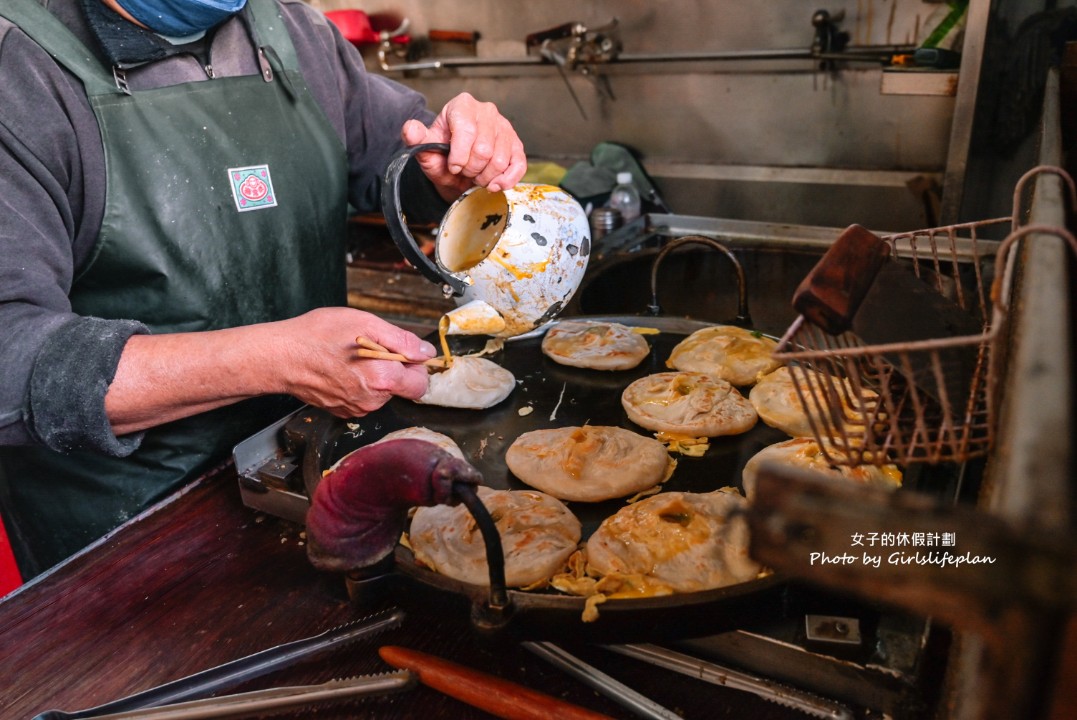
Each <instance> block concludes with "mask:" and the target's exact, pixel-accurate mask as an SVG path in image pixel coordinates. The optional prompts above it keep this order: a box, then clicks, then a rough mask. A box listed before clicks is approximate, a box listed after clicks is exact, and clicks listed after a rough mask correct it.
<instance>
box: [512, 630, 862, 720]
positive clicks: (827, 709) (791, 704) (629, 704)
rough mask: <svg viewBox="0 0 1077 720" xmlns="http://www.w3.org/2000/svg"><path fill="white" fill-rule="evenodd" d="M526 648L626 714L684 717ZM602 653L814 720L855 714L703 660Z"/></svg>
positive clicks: (559, 652)
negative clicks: (756, 698)
mask: <svg viewBox="0 0 1077 720" xmlns="http://www.w3.org/2000/svg"><path fill="white" fill-rule="evenodd" d="M521 645H523V647H524V648H525V649H527V650H529V651H531V652H532V653H534V654H535V655H538V656H539V657H541V658H542V659H544V660H546V661H547V662H549V663H551V664H552V665H554V666H555V667H558V668H560V669H561V670H564V671H565V672H566V673H568V674H569V675H572V676H573V677H575V678H576V679H577V680H579V681H580V682H582V683H584V684H586V685H587V686H589V687H591V688H592V689H594V690H597V691H598V692H600V693H602V694H603V695H605V696H606V697H608V698H609V699H611V700H613V701H614V702H616V703H618V704H619V705H621V706H622V707H625V708H627V709H628V710H630V711H631V712H632V714H633V715H636V716H637V717H641V718H646V719H647V720H678V718H679V717H680V716H679V715H677V714H676V713H674V712H673V711H672V710H669V709H667V708H665V707H663V706H661V705H659V704H658V703H656V702H654V701H653V700H651V699H650V698H647V697H645V696H643V695H641V694H640V693H638V692H636V691H635V690H633V689H632V688H630V687H628V686H627V685H625V684H624V683H622V682H619V681H617V680H615V679H613V678H612V677H610V676H609V675H607V674H606V673H604V672H602V671H601V670H599V669H598V668H596V667H594V666H593V665H590V664H588V663H586V662H584V661H583V660H581V659H579V658H578V657H576V656H575V655H572V654H571V653H568V652H566V651H564V650H563V649H561V648H559V647H558V646H556V645H554V644H553V643H548V642H524V643H521ZM602 647H605V648H606V649H607V650H612V651H613V652H615V653H619V654H621V655H627V656H628V657H631V658H635V659H637V660H642V661H643V662H646V663H650V664H651V665H655V666H657V667H661V668H665V669H667V670H673V671H674V672H678V673H681V674H683V675H688V676H690V677H694V678H696V679H697V680H702V681H704V682H709V683H713V684H714V685H721V686H722V687H727V688H730V689H731V690H743V691H744V692H749V693H752V694H753V695H757V696H759V697H761V698H763V699H764V700H769V701H771V702H774V703H777V704H779V705H784V706H785V707H788V708H792V709H793V710H799V711H800V712H803V713H805V714H807V715H811V716H812V717H816V718H823V719H824V720H853V713H852V711H851V710H850V709H849V708H847V707H846V706H844V705H842V704H840V703H837V702H834V701H832V700H828V699H826V698H821V697H818V696H817V695H813V694H812V693H809V692H805V691H803V690H798V689H796V688H792V687H789V686H787V685H782V684H781V683H777V682H775V681H773V680H768V679H766V678H761V677H756V676H754V675H749V674H748V673H744V672H740V671H739V670H733V669H732V668H727V667H722V666H720V665H716V664H714V663H710V662H706V661H704V660H699V659H697V658H694V657H692V656H690V655H685V654H684V653H679V652H674V651H673V650H667V649H666V648H663V647H659V646H657V645H647V644H639V645H603V646H602Z"/></svg>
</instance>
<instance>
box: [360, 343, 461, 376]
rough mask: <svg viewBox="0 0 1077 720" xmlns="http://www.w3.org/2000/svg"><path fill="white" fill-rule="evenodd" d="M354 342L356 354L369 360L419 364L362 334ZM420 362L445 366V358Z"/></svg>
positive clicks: (432, 365)
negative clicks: (356, 348) (356, 347)
mask: <svg viewBox="0 0 1077 720" xmlns="http://www.w3.org/2000/svg"><path fill="white" fill-rule="evenodd" d="M355 343H356V344H357V345H358V346H359V349H358V350H357V351H356V355H358V356H359V357H361V358H368V359H371V360H396V361H397V362H403V363H413V364H419V363H416V362H415V361H414V360H410V359H408V358H407V357H406V356H404V355H401V354H400V353H395V352H389V350H388V349H387V348H385V347H383V346H382V345H379V344H378V343H376V342H374V341H373V340H371V339H369V338H365V337H363V336H362V335H360V336H359V337H357V338H355ZM422 364H423V365H425V366H427V367H429V368H441V369H444V368H445V367H447V364H446V362H445V358H437V357H435V358H430V359H429V360H423V361H422Z"/></svg>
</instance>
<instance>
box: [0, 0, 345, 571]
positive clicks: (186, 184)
mask: <svg viewBox="0 0 1077 720" xmlns="http://www.w3.org/2000/svg"><path fill="white" fill-rule="evenodd" d="M9 1H10V2H11V4H12V6H14V8H15V11H14V12H13V13H11V14H15V15H17V16H18V17H15V18H12V19H13V20H15V21H16V22H18V23H19V25H20V27H21V28H22V29H23V30H24V31H25V32H27V34H29V35H30V36H31V37H32V38H33V39H34V40H35V41H37V42H38V43H39V44H40V45H41V46H42V47H43V48H44V49H45V50H47V51H48V52H49V53H50V54H51V55H53V57H54V58H56V59H57V61H58V62H59V63H60V64H62V65H63V66H64V67H66V68H67V69H68V70H70V71H71V72H72V73H74V74H75V75H77V76H78V77H79V78H80V79H81V80H82V81H83V85H84V86H85V88H86V91H87V96H88V98H89V100H90V104H91V106H92V108H93V111H94V114H95V116H96V117H97V121H98V124H99V125H100V129H101V137H102V141H103V144H104V150H105V161H106V168H107V173H106V174H107V185H106V205H105V214H104V220H103V222H102V227H101V233H100V236H99V239H98V242H97V245H96V246H95V249H94V252H93V254H92V256H91V258H90V260H89V262H88V263H87V264H86V267H85V268H84V269H83V270H82V271H81V272H80V273H79V275H78V276H77V277H76V278H75V282H74V285H73V287H72V291H71V304H72V307H73V309H74V310H75V312H77V313H79V314H80V315H87V316H91V315H92V316H96V317H101V318H109V319H119V318H131V319H136V320H139V321H141V322H143V323H145V324H146V325H147V326H148V327H149V328H150V330H151V332H152V333H154V334H159V333H167V332H191V331H200V330H213V329H219V328H225V327H233V326H237V325H246V324H252V323H259V322H267V321H273V320H280V319H283V318H288V317H294V316H296V315H299V314H301V313H303V312H306V311H308V310H311V309H313V308H316V307H323V306H327V305H343V304H345V302H346V286H345V283H346V280H345V268H344V264H345V258H344V252H345V247H344V241H345V229H346V221H347V195H346V193H347V165H346V157H345V151H344V147H343V145H342V144H341V142H340V140H339V138H338V137H337V135H336V133H335V132H334V130H333V129H332V127H331V126H330V125H329V122H328V120H327V119H326V118H325V116H324V114H323V112H322V110H321V108H320V107H319V106H318V105H317V103H316V102H315V101H314V99H313V98H312V97H311V96H310V93H309V91H308V90H307V88H306V85H305V84H304V82H303V79H302V77H301V75H300V74H299V69H298V61H297V59H296V55H295V50H294V47H293V45H292V43H291V40H290V38H289V36H288V34H287V31H286V29H285V27H284V21H283V19H282V18H281V17H280V14H279V10H278V8H277V5H276V3H275V2H274V0H249V3H248V7H247V8H246V10H245V11H244V12H245V13H246V14H247V19H248V21H249V23H250V26H251V33H252V37H253V39H254V40H255V43H254V44H255V45H258V48H255V47H252V48H251V52H252V53H254V52H259V53H260V55H261V62H262V67H263V70H264V71H263V74H262V75H250V76H242V77H224V78H216V79H212V80H205V81H200V82H193V83H185V84H180V85H175V86H170V87H163V88H158V89H153V90H138V91H131V92H130V93H128V92H126V91H125V90H123V89H120V88H119V87H117V83H116V82H115V81H114V78H113V76H112V74H111V72H110V71H109V70H108V69H107V68H104V67H102V66H101V65H100V64H99V63H97V62H96V61H94V60H92V59H90V58H91V55H90V53H89V52H87V51H86V50H85V48H83V47H82V46H81V44H79V43H78V41H77V40H75V38H74V36H73V35H71V33H70V32H69V31H67V29H66V28H65V27H64V26H63V25H62V24H61V23H59V21H58V20H56V19H55V18H54V17H53V16H52V15H50V14H48V13H47V11H45V10H44V9H43V8H41V7H40V6H39V5H37V3H36V2H34V1H33V0H9ZM31 6H32V7H31ZM0 14H5V15H8V14H9V10H7V9H4V10H3V11H0ZM262 48H265V51H264V53H263V52H261V49H262ZM270 58H272V60H273V61H272V62H270V61H269V59H270ZM295 404H296V403H295V401H294V400H293V399H291V398H283V397H267V398H255V399H253V400H248V401H244V402H241V403H238V404H236V405H231V406H228V407H224V408H220V409H218V410H214V411H211V412H208V413H204V414H202V415H198V416H196V417H192V418H187V419H184V420H179V421H176V422H173V423H169V424H167V425H163V426H161V427H158V428H153V429H151V430H149V431H147V432H146V435H145V439H144V440H143V442H142V444H141V446H140V447H139V448H138V449H137V450H136V451H135V452H134V453H133V454H132V455H130V456H129V457H126V458H111V457H103V456H100V455H97V454H94V453H87V452H77V453H72V454H70V455H63V454H60V453H56V452H52V451H50V450H47V449H43V448H8V449H5V451H4V452H3V454H2V458H3V464H4V468H3V470H4V475H6V482H7V483H8V485H9V486H10V487H9V488H8V494H9V497H8V503H9V504H10V505H11V506H12V507H11V508H8V509H9V510H10V511H11V519H12V520H14V525H15V526H16V527H17V528H18V532H17V533H14V534H15V535H21V537H22V539H23V540H25V541H26V543H27V545H28V548H24V549H23V550H24V551H25V552H23V553H21V555H22V559H23V562H24V565H26V564H30V565H32V566H34V567H30V568H25V569H29V570H31V571H41V570H44V569H45V568H47V567H49V566H50V565H52V564H54V563H56V562H58V561H60V560H62V559H63V558H65V557H67V556H68V555H70V554H71V553H73V552H75V551H77V550H79V549H80V548H82V547H84V546H85V545H86V544H88V543H90V542H92V541H93V540H94V539H96V538H98V537H100V536H101V535H103V534H104V533H106V532H108V531H109V530H111V529H113V528H115V527H116V526H118V525H119V524H121V523H122V522H124V521H125V520H127V519H129V518H131V517H132V516H134V515H135V514H137V513H138V512H140V511H141V510H143V509H145V508H146V507H147V506H148V505H150V504H152V503H154V502H156V501H158V500H160V499H161V498H163V497H165V496H166V495H168V494H169V493H171V492H172V491H174V490H175V489H177V488H178V487H180V486H182V485H183V484H185V483H187V482H188V481H190V480H192V479H194V478H196V477H197V476H199V475H200V474H202V473H204V472H206V471H207V470H208V469H210V468H211V467H212V466H213V465H214V464H216V463H219V462H221V461H223V460H224V459H225V458H226V457H227V456H228V454H229V453H230V451H231V449H232V447H233V446H234V445H235V443H236V442H238V441H239V440H242V439H243V438H245V437H247V436H248V435H250V434H252V433H253V432H255V431H257V430H258V429H260V428H262V427H265V426H266V425H268V424H270V423H272V422H273V421H275V420H277V419H278V418H279V417H281V416H282V415H283V414H284V413H285V412H287V411H288V410H290V409H291V408H293V407H294V406H295ZM9 524H11V523H10V522H9Z"/></svg>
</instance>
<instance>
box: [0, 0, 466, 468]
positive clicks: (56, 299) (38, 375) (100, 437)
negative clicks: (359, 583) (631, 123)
mask: <svg viewBox="0 0 1077 720" xmlns="http://www.w3.org/2000/svg"><path fill="white" fill-rule="evenodd" d="M283 7H284V17H285V21H286V22H287V23H288V27H289V31H290V33H291V35H292V38H293V41H294V43H295V45H296V51H297V53H298V56H299V61H300V68H301V71H302V73H303V76H304V79H305V80H306V82H307V84H308V86H309V88H310V90H311V92H312V94H313V95H314V98H315V100H316V101H317V102H318V103H319V104H320V105H321V106H322V108H323V110H324V111H325V114H326V117H327V118H328V119H329V122H330V123H331V124H332V126H333V127H334V129H335V130H336V131H337V133H338V134H339V137H340V138H341V140H342V142H343V143H344V145H345V147H346V150H347V155H348V162H349V167H350V180H349V199H350V200H351V202H352V205H353V206H354V207H356V208H357V209H359V210H361V211H369V210H374V209H377V208H378V198H379V196H380V189H381V182H382V174H383V171H384V168H385V164H386V163H387V162H388V160H389V159H390V158H391V157H392V156H393V155H395V153H396V152H397V151H399V150H400V149H401V148H402V145H403V143H402V141H401V139H400V129H401V126H402V125H403V123H404V121H405V120H407V119H409V118H417V119H419V120H422V121H423V122H426V123H429V122H430V121H431V120H432V118H433V115H432V113H430V111H429V110H428V109H427V108H426V106H425V103H424V100H423V98H422V96H421V95H419V94H418V93H415V92H414V91H412V90H409V89H407V88H405V87H404V86H402V85H399V84H398V83H394V82H392V81H390V80H387V79H385V78H382V77H380V76H372V75H370V74H368V73H367V72H366V69H365V67H364V66H363V62H362V58H361V57H360V55H359V53H358V52H356V51H355V49H354V48H352V47H351V46H350V45H349V44H348V43H347V42H346V41H344V40H343V39H342V38H341V37H340V34H339V33H338V32H337V31H336V29H335V28H334V27H333V26H332V25H331V24H330V23H328V21H326V20H325V18H324V16H322V15H321V14H320V13H318V12H317V11H315V10H313V9H311V8H310V7H309V6H307V5H305V4H303V3H301V2H298V1H297V0H296V1H293V0H285V2H284V3H283ZM50 9H51V10H52V11H53V12H55V13H56V14H57V15H58V16H60V17H61V18H62V19H63V20H64V21H65V23H66V24H68V25H69V26H70V27H71V28H72V30H74V31H75V34H76V35H77V36H79V37H80V39H83V41H84V42H86V43H87V44H88V45H90V44H91V43H93V42H94V41H93V40H92V38H91V37H90V36H89V34H88V31H87V29H86V28H85V26H84V24H83V23H82V21H81V19H80V15H79V11H78V6H77V0H51V2H50ZM238 21H239V20H238V19H236V20H232V21H229V22H238ZM241 52H242V54H243V56H244V58H247V57H252V56H253V55H252V54H251V53H250V52H249V48H245V49H241ZM245 61H246V60H244V62H245ZM162 62H164V63H167V62H169V61H168V60H166V61H162ZM237 65H242V63H238V62H237ZM162 69H163V72H162V73H160V74H159V75H163V76H167V68H162ZM250 71H252V72H255V71H256V68H251V69H250ZM154 74H155V75H158V73H154ZM0 110H2V111H0V445H26V444H43V445H46V446H48V447H50V448H52V449H55V450H58V451H61V452H64V451H70V450H72V449H76V448H78V449H91V450H96V451H99V452H102V453H107V454H111V455H118V456H122V455H125V454H127V453H130V452H131V451H133V450H134V449H135V448H136V447H137V445H138V443H139V442H140V439H141V436H140V435H138V434H135V435H131V436H125V437H120V438H118V437H116V436H115V435H114V434H113V433H112V431H111V427H110V425H109V423H108V420H107V418H106V416H105V413H104V395H105V392H106V391H107V389H108V385H109V383H110V382H111V381H112V378H113V377H114V375H115V372H116V367H117V364H118V362H119V357H120V354H121V352H122V351H123V347H124V345H125V344H126V342H127V340H128V338H129V337H130V336H131V335H132V334H135V333H145V332H147V330H146V328H145V326H144V325H142V324H141V323H138V322H136V321H133V320H124V319H116V320H102V319H97V318H84V317H78V316H77V315H75V314H74V313H73V312H72V310H71V304H70V301H69V300H68V293H69V292H70V289H71V285H72V282H73V279H74V277H76V274H77V272H78V270H79V268H80V267H81V265H82V264H83V262H84V261H85V260H86V258H87V257H88V256H89V255H90V253H91V252H92V249H93V246H94V243H95V242H96V238H97V234H98V232H99V230H100V226H101V219H102V215H103V212H104V194H105V180H104V169H105V166H104V154H103V150H102V147H101V140H100V135H99V131H98V128H97V123H96V120H95V119H94V116H93V113H92V111H91V109H90V107H89V104H88V102H87V100H86V97H85V94H84V92H83V91H82V87H81V85H80V83H79V82H78V81H77V80H75V79H74V78H73V77H72V76H71V75H69V74H68V73H67V72H66V71H64V70H62V69H60V68H59V67H58V66H57V65H56V64H55V63H54V62H53V61H52V60H51V59H50V58H49V57H48V56H47V55H46V54H45V53H44V52H43V51H42V50H41V49H40V48H39V47H38V46H37V45H36V44H35V43H33V42H32V41H30V40H29V39H28V38H27V37H26V36H25V35H24V34H23V33H22V32H21V31H19V30H18V29H16V28H13V27H12V26H11V25H10V23H8V22H7V21H6V20H3V19H0ZM404 181H405V183H406V186H405V188H404V193H403V194H404V196H405V197H408V198H410V200H411V201H412V202H411V203H409V207H408V211H409V216H411V217H416V218H418V217H420V216H422V215H426V216H430V217H432V218H436V217H439V216H440V213H442V212H444V209H445V204H444V203H443V201H441V199H440V198H439V197H438V196H437V194H436V192H435V191H434V190H433V187H432V186H431V185H430V184H429V183H428V182H427V181H426V180H425V178H423V177H421V173H416V172H410V173H405V178H404ZM424 211H425V212H424Z"/></svg>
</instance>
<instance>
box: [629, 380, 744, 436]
mask: <svg viewBox="0 0 1077 720" xmlns="http://www.w3.org/2000/svg"><path fill="white" fill-rule="evenodd" d="M621 405H622V406H623V407H624V409H625V412H626V413H628V418H629V419H630V420H631V421H632V422H634V423H636V424H637V425H639V426H640V427H645V428H647V429H648V430H656V431H661V432H668V433H678V434H682V435H690V436H693V437H699V436H706V437H717V436H719V435H738V434H740V433H743V432H747V431H748V430H751V429H752V426H753V425H755V423H756V420H758V419H759V416H758V415H757V414H756V411H755V408H753V407H752V404H751V403H750V402H748V399H747V398H746V397H744V396H743V395H741V394H740V392H739V391H738V390H737V389H736V388H735V387H733V386H732V385H731V384H729V383H728V382H726V381H725V380H720V379H718V378H714V377H711V376H710V375H705V374H703V373H698V372H665V373H656V374H654V375H647V376H645V377H641V378H640V379H639V380H636V381H635V382H633V383H632V384H631V385H629V386H628V387H627V388H625V390H624V392H623V393H622V394H621Z"/></svg>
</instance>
